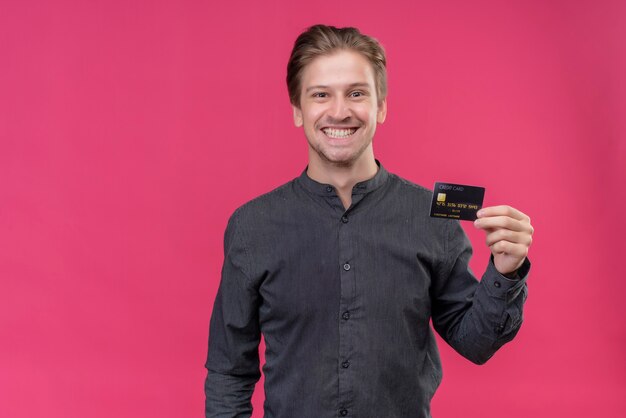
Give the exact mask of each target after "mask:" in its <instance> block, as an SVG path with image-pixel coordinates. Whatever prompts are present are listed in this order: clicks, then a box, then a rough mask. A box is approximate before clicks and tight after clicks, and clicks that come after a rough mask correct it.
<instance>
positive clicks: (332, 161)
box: [307, 132, 373, 168]
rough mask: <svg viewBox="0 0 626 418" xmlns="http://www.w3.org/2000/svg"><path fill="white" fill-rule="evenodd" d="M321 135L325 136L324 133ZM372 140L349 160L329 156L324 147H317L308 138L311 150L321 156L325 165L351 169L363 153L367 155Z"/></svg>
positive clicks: (350, 156) (349, 157) (348, 158)
mask: <svg viewBox="0 0 626 418" xmlns="http://www.w3.org/2000/svg"><path fill="white" fill-rule="evenodd" d="M321 134H322V135H324V133H323V132H322V133H321ZM372 139H373V138H370V140H369V141H367V142H365V143H364V144H363V145H362V146H361V147H360V148H359V149H357V150H356V152H354V153H353V154H352V155H349V156H348V157H347V158H342V159H336V158H332V157H331V156H330V155H328V154H329V153H327V152H325V151H324V147H323V146H317V145H316V144H315V143H314V142H313V141H311V140H310V139H309V138H308V137H307V141H308V143H309V148H311V149H312V150H313V151H315V153H316V154H317V155H318V156H319V158H320V160H321V161H322V162H323V163H326V164H329V165H333V166H335V167H344V168H345V167H351V166H352V165H354V163H355V162H356V161H357V160H358V159H359V158H360V157H361V156H362V155H363V153H365V151H366V150H367V148H368V147H369V146H370V145H371V144H372Z"/></svg>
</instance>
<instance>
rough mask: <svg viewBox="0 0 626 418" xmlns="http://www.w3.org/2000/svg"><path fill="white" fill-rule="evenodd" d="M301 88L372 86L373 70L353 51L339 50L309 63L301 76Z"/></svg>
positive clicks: (365, 60) (362, 57)
mask: <svg viewBox="0 0 626 418" xmlns="http://www.w3.org/2000/svg"><path fill="white" fill-rule="evenodd" d="M302 82H303V83H302V84H303V85H302V87H304V88H305V89H308V88H310V87H311V86H326V87H331V86H339V85H340V86H344V87H349V86H353V85H360V86H361V87H366V86H369V87H373V86H374V70H373V68H372V65H371V64H370V63H369V61H368V60H367V58H365V57H364V56H362V55H361V54H359V53H358V52H354V51H347V50H341V51H338V52H334V53H332V54H328V55H321V56H319V57H317V58H315V59H314V60H313V61H311V62H310V63H309V64H308V65H307V66H306V67H305V68H304V71H303V74H302Z"/></svg>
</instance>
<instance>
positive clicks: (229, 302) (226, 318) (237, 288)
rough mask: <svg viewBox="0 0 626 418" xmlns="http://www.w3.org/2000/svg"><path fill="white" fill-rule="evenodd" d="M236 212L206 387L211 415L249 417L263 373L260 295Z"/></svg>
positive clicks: (211, 332)
mask: <svg viewBox="0 0 626 418" xmlns="http://www.w3.org/2000/svg"><path fill="white" fill-rule="evenodd" d="M236 215H237V213H235V214H234V215H233V216H232V217H231V219H230V220H229V223H228V226H227V228H226V233H225V237H224V265H223V268H222V278H221V282H220V286H219V289H218V292H217V296H216V299H215V303H214V305H213V313H212V315H211V323H210V329H209V350H208V356H207V362H206V368H207V370H208V374H207V378H206V381H205V385H204V391H205V395H206V402H205V413H206V417H207V418H209V417H211V418H217V417H220V418H227V417H228V418H230V417H250V416H251V414H252V403H251V398H252V392H253V391H254V386H255V384H256V382H257V381H258V380H259V378H260V377H261V373H260V370H259V352H258V347H259V342H260V338H261V333H260V327H259V318H258V307H259V300H260V297H259V294H258V290H257V289H254V288H253V286H252V285H251V281H250V280H249V276H248V274H247V272H248V271H249V269H248V268H247V266H248V264H247V261H248V254H247V252H246V248H245V246H244V244H243V242H242V239H241V233H240V231H238V229H239V228H238V224H237V217H236Z"/></svg>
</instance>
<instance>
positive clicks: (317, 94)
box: [313, 92, 327, 98]
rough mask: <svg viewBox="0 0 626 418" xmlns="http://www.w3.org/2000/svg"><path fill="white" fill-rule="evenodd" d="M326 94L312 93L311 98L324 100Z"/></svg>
mask: <svg viewBox="0 0 626 418" xmlns="http://www.w3.org/2000/svg"><path fill="white" fill-rule="evenodd" d="M326 96H327V94H326V93H323V92H317V93H313V97H320V98H324V97H326Z"/></svg>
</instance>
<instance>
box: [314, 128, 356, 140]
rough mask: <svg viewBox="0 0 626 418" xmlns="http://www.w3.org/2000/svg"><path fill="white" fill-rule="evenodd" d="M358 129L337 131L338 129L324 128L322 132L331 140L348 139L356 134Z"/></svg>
mask: <svg viewBox="0 0 626 418" xmlns="http://www.w3.org/2000/svg"><path fill="white" fill-rule="evenodd" d="M356 130H357V128H346V129H337V128H324V129H322V132H324V134H326V136H328V137H329V138H338V139H341V138H347V137H349V136H350V135H352V134H353V133H355V132H356Z"/></svg>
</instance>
